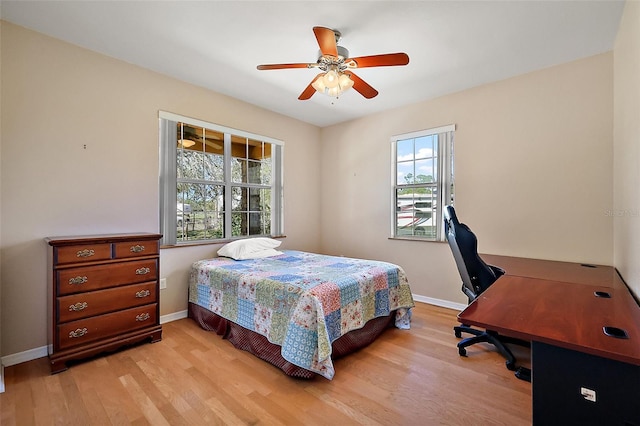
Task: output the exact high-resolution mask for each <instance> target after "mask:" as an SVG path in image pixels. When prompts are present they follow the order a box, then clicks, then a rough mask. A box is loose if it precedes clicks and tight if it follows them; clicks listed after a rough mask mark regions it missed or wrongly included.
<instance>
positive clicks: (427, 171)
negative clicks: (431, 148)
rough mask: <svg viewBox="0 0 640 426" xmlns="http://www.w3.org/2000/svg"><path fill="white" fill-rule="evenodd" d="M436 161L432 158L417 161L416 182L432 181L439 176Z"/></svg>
mask: <svg viewBox="0 0 640 426" xmlns="http://www.w3.org/2000/svg"><path fill="white" fill-rule="evenodd" d="M435 169H436V162H435V161H434V160H433V159H432V158H430V159H428V160H417V161H416V175H415V176H414V183H432V182H435V181H436V177H437V176H438V175H437V173H436V170H435Z"/></svg>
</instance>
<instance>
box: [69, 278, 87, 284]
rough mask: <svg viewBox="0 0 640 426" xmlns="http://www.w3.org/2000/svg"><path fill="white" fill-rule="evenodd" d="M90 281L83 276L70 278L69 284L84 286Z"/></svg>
mask: <svg viewBox="0 0 640 426" xmlns="http://www.w3.org/2000/svg"><path fill="white" fill-rule="evenodd" d="M87 281H88V278H87V277H81V276H77V277H75V278H70V279H69V284H71V285H73V284H84V283H86V282H87Z"/></svg>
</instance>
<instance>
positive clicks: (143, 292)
mask: <svg viewBox="0 0 640 426" xmlns="http://www.w3.org/2000/svg"><path fill="white" fill-rule="evenodd" d="M150 294H151V292H150V291H149V290H140V291H138V292H136V297H137V298H139V299H141V298H143V297H148V296H149V295H150Z"/></svg>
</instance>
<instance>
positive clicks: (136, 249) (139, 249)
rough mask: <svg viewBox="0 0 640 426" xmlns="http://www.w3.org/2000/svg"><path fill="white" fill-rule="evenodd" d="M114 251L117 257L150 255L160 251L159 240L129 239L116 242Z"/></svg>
mask: <svg viewBox="0 0 640 426" xmlns="http://www.w3.org/2000/svg"><path fill="white" fill-rule="evenodd" d="M114 253H115V258H116V259H123V258H127V257H136V256H150V255H155V254H158V253H159V244H158V241H149V240H146V241H128V242H125V243H115V244H114Z"/></svg>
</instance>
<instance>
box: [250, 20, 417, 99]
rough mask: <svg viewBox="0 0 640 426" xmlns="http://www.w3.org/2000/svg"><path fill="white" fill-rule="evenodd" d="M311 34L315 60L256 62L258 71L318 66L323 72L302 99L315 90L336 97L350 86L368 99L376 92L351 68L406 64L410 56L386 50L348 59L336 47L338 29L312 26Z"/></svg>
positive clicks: (376, 92)
mask: <svg viewBox="0 0 640 426" xmlns="http://www.w3.org/2000/svg"><path fill="white" fill-rule="evenodd" d="M313 33H314V34H315V36H316V40H318V45H319V46H320V53H319V56H318V61H317V62H315V63H293V64H267V65H258V69H259V70H278V69H287V68H319V69H320V70H321V71H322V72H321V73H319V74H318V75H316V76H315V78H314V79H313V80H312V81H311V83H309V85H308V86H307V87H306V88H305V89H304V90H303V91H302V93H301V94H300V96H298V99H300V100H301V101H302V100H307V99H309V98H311V96H313V94H314V93H315V92H319V93H324V94H327V95H329V96H333V97H338V96H340V95H341V94H342V93H343V92H344V91H346V90H348V89H349V88H351V87H353V88H354V89H355V90H356V91H357V92H358V93H360V94H361V95H362V96H364V97H365V98H367V99H371V98H373V97H375V96H377V95H378V91H377V90H376V89H374V88H373V87H371V86H370V85H369V84H368V83H367V82H365V81H364V80H363V79H361V78H360V77H358V76H357V75H355V74H354V73H353V71H352V70H353V69H356V68H367V67H391V66H396V65H407V64H408V63H409V56H408V55H407V54H406V53H387V54H382V55H372V56H360V57H355V58H350V57H349V51H348V50H347V49H346V48H344V47H342V46H338V41H339V40H340V37H341V34H340V32H339V31H337V30H332V29H330V28H325V27H313Z"/></svg>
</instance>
